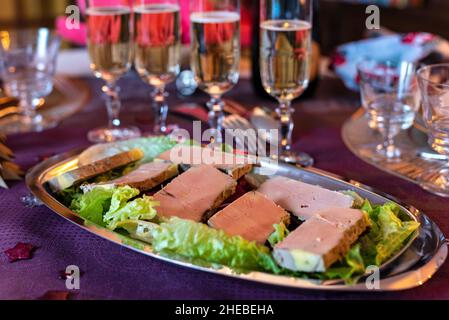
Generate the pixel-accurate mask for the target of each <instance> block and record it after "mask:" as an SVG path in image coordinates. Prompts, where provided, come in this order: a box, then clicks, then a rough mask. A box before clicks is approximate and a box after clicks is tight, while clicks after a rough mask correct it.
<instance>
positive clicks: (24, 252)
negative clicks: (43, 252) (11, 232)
mask: <svg viewBox="0 0 449 320" xmlns="http://www.w3.org/2000/svg"><path fill="white" fill-rule="evenodd" d="M35 249H36V247H35V246H33V245H32V244H30V243H23V242H19V243H17V244H16V246H15V247H14V248H11V249H8V250H6V251H5V254H6V256H7V257H8V260H9V262H15V261H18V260H27V259H31V256H32V253H33V251H34V250H35Z"/></svg>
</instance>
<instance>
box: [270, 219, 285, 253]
mask: <svg viewBox="0 0 449 320" xmlns="http://www.w3.org/2000/svg"><path fill="white" fill-rule="evenodd" d="M273 227H274V232H273V233H272V234H271V235H270V236H269V237H268V242H269V243H270V245H271V246H272V247H274V246H275V245H277V244H278V243H279V242H281V241H282V240H284V239H285V237H286V236H288V234H289V233H290V232H289V231H288V229H287V227H286V226H285V224H284V223H283V222H281V223H279V224H275V225H273Z"/></svg>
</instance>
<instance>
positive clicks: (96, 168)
mask: <svg viewBox="0 0 449 320" xmlns="http://www.w3.org/2000/svg"><path fill="white" fill-rule="evenodd" d="M142 157H143V152H142V151H141V150H140V149H132V150H130V151H127V152H123V153H119V154H116V155H114V156H112V157H108V158H104V159H101V160H98V161H95V162H93V163H91V164H87V165H84V166H81V167H79V168H76V169H74V170H71V171H68V172H65V173H63V174H60V175H58V176H56V177H54V178H52V179H50V180H49V181H48V184H49V185H50V188H51V189H52V190H53V191H55V192H59V191H62V190H64V189H67V188H70V187H71V186H73V185H75V184H78V183H81V182H83V181H86V180H89V179H91V178H93V177H96V176H98V175H100V174H103V173H106V172H108V171H110V170H114V169H117V168H120V167H123V166H126V165H128V164H131V163H133V162H136V161H139V160H140V159H142Z"/></svg>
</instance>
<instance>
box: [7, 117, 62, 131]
mask: <svg viewBox="0 0 449 320" xmlns="http://www.w3.org/2000/svg"><path fill="white" fill-rule="evenodd" d="M0 125H1V130H0V132H7V133H8V134H16V133H26V132H42V131H44V130H47V129H51V128H54V127H56V126H57V125H58V122H57V121H51V120H50V119H46V118H44V117H42V116H41V115H39V114H38V115H37V116H36V117H34V118H29V117H27V116H24V115H21V114H16V115H12V116H8V117H5V118H3V119H1V124H0Z"/></svg>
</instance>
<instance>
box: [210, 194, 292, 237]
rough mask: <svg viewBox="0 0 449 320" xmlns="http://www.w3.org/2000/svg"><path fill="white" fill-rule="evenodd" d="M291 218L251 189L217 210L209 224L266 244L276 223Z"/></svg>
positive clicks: (287, 221) (232, 234)
mask: <svg viewBox="0 0 449 320" xmlns="http://www.w3.org/2000/svg"><path fill="white" fill-rule="evenodd" d="M289 220H290V215H289V214H288V212H286V211H285V210H284V209H282V208H281V207H279V206H278V205H277V204H275V203H274V202H273V201H271V200H270V199H268V198H267V197H265V196H264V195H263V194H261V193H260V192H257V191H251V192H248V193H246V194H244V195H243V196H241V197H240V198H238V199H237V200H235V201H234V202H232V203H231V204H229V205H228V206H227V207H226V208H224V209H223V210H221V211H219V212H217V213H216V214H215V215H214V216H213V217H212V218H210V219H209V221H208V224H209V226H210V227H212V228H215V229H221V230H223V231H224V232H226V233H227V234H229V235H231V236H242V237H243V238H245V239H247V240H250V241H256V242H258V243H260V244H264V243H265V241H266V240H267V239H268V237H269V236H270V234H271V233H273V232H274V227H273V225H274V224H279V223H281V222H284V223H285V224H288V223H289Z"/></svg>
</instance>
